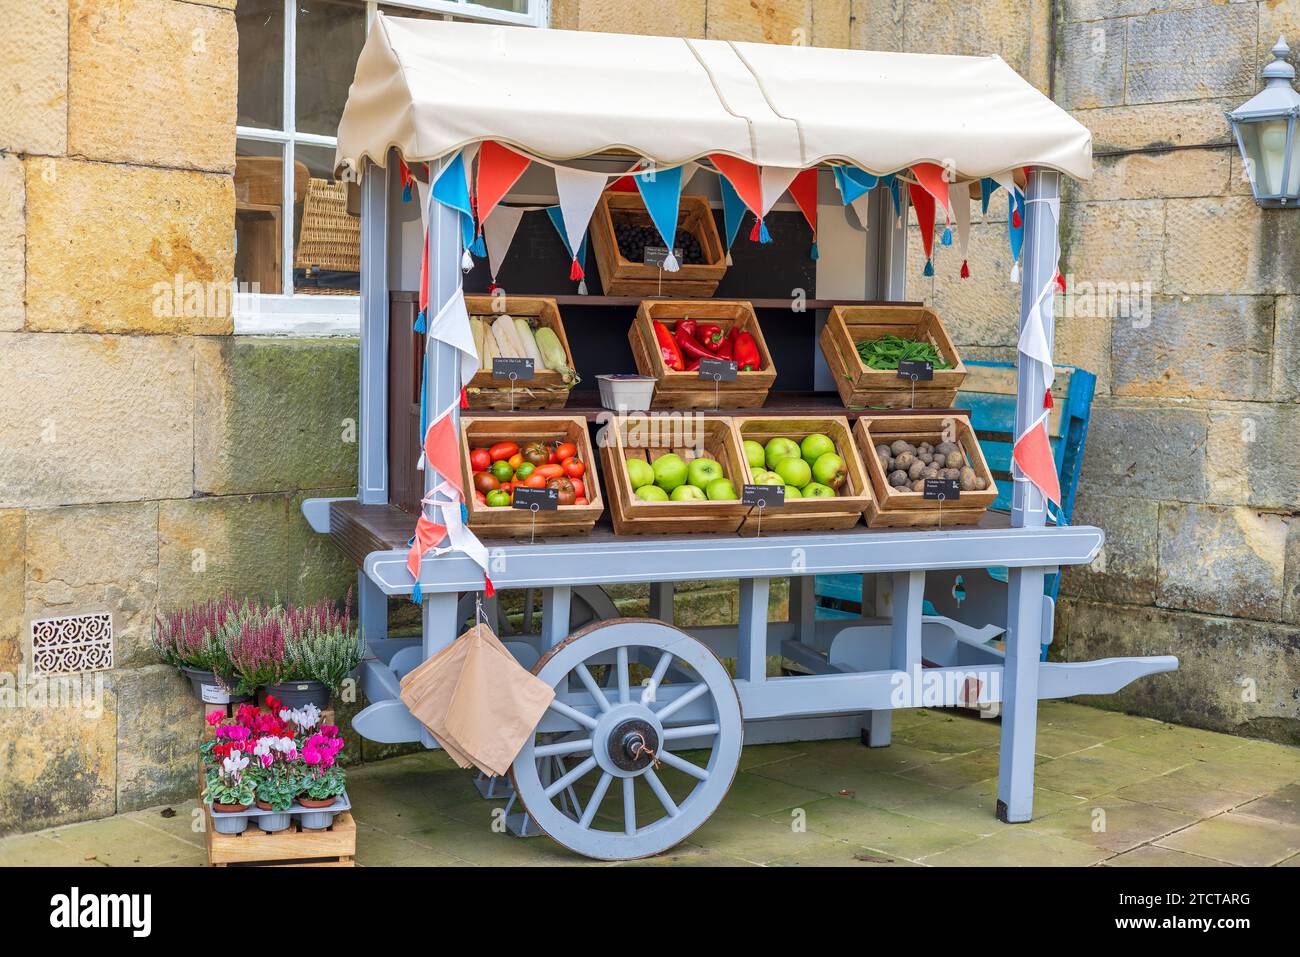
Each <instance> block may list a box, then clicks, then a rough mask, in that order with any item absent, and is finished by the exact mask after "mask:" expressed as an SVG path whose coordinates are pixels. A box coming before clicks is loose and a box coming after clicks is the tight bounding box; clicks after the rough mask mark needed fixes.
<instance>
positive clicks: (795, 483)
mask: <svg viewBox="0 0 1300 957" xmlns="http://www.w3.org/2000/svg"><path fill="white" fill-rule="evenodd" d="M731 423H732V428H733V430H734V431H735V434H736V439H737V441H738V442H739V443H740V446H741V452H742V454H743V455H744V457H745V469H746V473H745V481H746V482H748V483H750V484H754V485H782V486H784V487H785V503H784V504H783V505H782V506H781V507H779V508H774V509H765V510H764V513H763V515H762V518H761V519H760V518H758V517H757V516H755V515H753V514H750V515H749V516H748V517H747V519H746V523H745V527H744V529H743V530H742V531H743V532H745V533H756V532H759V531H761V530H768V531H796V530H804V531H817V530H820V529H835V528H852V527H853V526H854V525H856V524H857V523H858V520H859V519H860V518H861V517H862V514H863V512H864V510H865V508H866V506H867V503H868V501H869V500H870V485H869V481H868V479H867V475H866V470H865V469H864V468H863V464H862V459H861V458H860V457H859V455H858V450H857V445H856V443H855V442H854V441H853V433H852V430H851V429H850V428H849V423H848V420H847V419H845V418H843V417H836V416H798V417H793V416H792V417H788V418H767V417H759V416H742V417H736V418H733V419H732V420H731Z"/></svg>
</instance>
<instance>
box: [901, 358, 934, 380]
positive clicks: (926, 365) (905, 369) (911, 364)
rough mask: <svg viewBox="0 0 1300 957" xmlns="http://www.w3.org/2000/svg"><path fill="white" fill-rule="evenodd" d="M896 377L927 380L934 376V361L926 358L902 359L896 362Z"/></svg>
mask: <svg viewBox="0 0 1300 957" xmlns="http://www.w3.org/2000/svg"><path fill="white" fill-rule="evenodd" d="M898 377H899V378H900V379H915V380H916V381H918V382H929V381H930V380H931V379H933V378H934V363H932V362H930V361H929V360H928V359H903V360H902V361H901V362H899V363H898Z"/></svg>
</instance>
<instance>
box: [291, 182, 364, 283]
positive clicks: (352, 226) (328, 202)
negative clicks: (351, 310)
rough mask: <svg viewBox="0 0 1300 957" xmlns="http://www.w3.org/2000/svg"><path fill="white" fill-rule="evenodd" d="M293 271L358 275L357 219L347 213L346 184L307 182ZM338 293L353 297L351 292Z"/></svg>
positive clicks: (358, 244) (359, 252)
mask: <svg viewBox="0 0 1300 957" xmlns="http://www.w3.org/2000/svg"><path fill="white" fill-rule="evenodd" d="M293 268H294V269H306V270H312V271H315V270H331V271H333V272H360V271H361V218H360V217H358V216H352V215H350V214H349V213H348V186H347V183H334V182H330V181H329V180H327V179H311V180H309V181H308V182H307V195H306V196H305V197H304V198H303V201H302V229H301V230H300V231H299V233H298V249H297V250H296V251H295V253H294V257H293ZM320 291H324V290H320ZM338 291H339V292H342V293H343V294H345V295H349V296H355V295H356V291H355V290H352V289H343V290H338Z"/></svg>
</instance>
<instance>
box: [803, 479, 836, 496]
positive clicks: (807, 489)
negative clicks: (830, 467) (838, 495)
mask: <svg viewBox="0 0 1300 957" xmlns="http://www.w3.org/2000/svg"><path fill="white" fill-rule="evenodd" d="M800 494H802V495H803V497H804V498H834V497H835V489H833V488H831V487H830V486H829V485H823V484H822V483H821V482H809V483H808V484H807V485H805V486H804V487H803V489H802V490H801V493H800Z"/></svg>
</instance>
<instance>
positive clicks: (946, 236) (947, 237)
mask: <svg viewBox="0 0 1300 957" xmlns="http://www.w3.org/2000/svg"><path fill="white" fill-rule="evenodd" d="M939 242H940V243H942V244H943V245H945V246H951V245H952V227H951V226H945V227H944V228H943V236H942V237H941V238H940V239H939Z"/></svg>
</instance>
